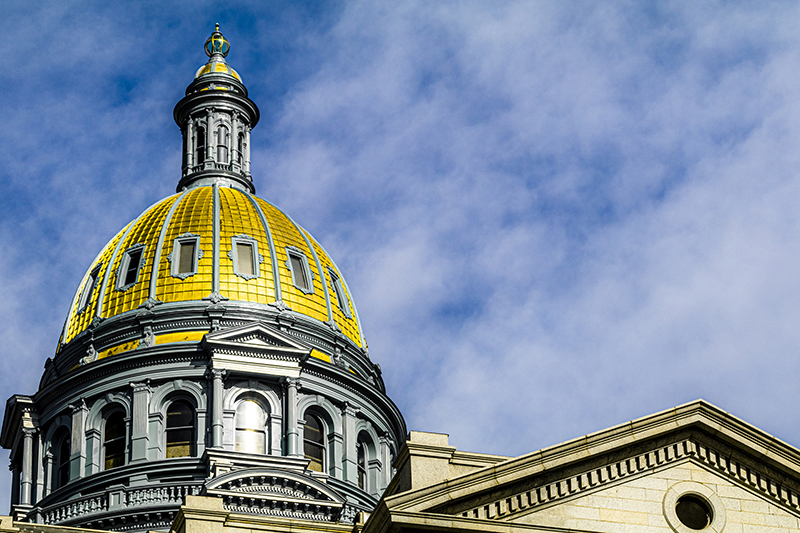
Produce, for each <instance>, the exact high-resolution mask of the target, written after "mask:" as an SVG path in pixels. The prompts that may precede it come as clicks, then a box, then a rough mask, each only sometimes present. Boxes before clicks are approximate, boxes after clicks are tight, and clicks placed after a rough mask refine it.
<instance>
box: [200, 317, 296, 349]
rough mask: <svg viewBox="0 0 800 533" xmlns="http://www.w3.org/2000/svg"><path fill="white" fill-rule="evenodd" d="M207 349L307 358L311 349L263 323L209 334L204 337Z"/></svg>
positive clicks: (253, 323) (254, 323)
mask: <svg viewBox="0 0 800 533" xmlns="http://www.w3.org/2000/svg"><path fill="white" fill-rule="evenodd" d="M205 346H206V347H207V348H209V349H211V350H212V351H213V350H216V351H220V350H229V351H230V350H233V351H240V352H244V353H250V352H263V353H274V354H278V355H295V356H297V357H304V356H308V354H309V353H310V352H311V348H310V347H308V346H306V345H305V344H303V343H301V342H299V341H297V340H296V339H294V338H292V337H289V336H288V335H286V334H285V333H283V332H281V331H279V330H278V329H276V328H274V327H272V326H269V325H267V324H265V323H263V322H252V323H250V324H245V325H244V326H237V327H234V328H229V329H225V330H220V331H215V332H213V333H209V334H208V335H206V337H205Z"/></svg>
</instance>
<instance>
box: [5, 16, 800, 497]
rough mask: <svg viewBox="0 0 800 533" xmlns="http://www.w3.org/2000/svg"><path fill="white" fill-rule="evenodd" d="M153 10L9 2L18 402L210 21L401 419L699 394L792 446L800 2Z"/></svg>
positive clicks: (159, 147) (166, 164)
mask: <svg viewBox="0 0 800 533" xmlns="http://www.w3.org/2000/svg"><path fill="white" fill-rule="evenodd" d="M162 4H163V3H159V9H157V10H147V11H145V10H143V9H139V8H136V7H134V6H135V4H127V5H122V6H117V5H116V4H115V5H113V6H112V5H109V6H105V7H103V8H98V7H96V6H94V7H92V6H91V5H89V4H86V5H84V4H79V3H72V5H69V6H68V7H63V6H62V7H59V6H52V7H47V8H45V7H41V6H38V7H20V6H16V7H14V8H13V9H12V10H11V13H10V19H9V21H8V22H7V24H6V27H7V29H8V31H9V32H11V36H12V37H13V38H12V39H11V42H14V43H17V45H16V49H15V51H14V61H13V65H14V68H13V69H7V70H6V71H5V72H4V73H3V76H4V78H5V79H4V81H5V83H4V86H5V87H8V89H4V93H5V97H6V111H5V113H4V116H5V118H6V123H5V124H6V127H5V128H3V129H2V130H0V131H2V133H0V140H2V142H0V156H2V160H3V162H4V169H3V170H0V180H1V182H2V185H3V190H4V194H3V195H2V198H0V207H2V209H0V246H1V247H2V249H3V250H6V252H5V253H4V254H2V255H0V284H2V285H1V286H2V287H3V298H4V305H3V306H0V339H3V346H2V348H1V349H0V355H2V363H0V364H2V365H3V369H4V370H5V371H6V372H4V373H3V376H2V377H0V387H2V390H3V391H5V393H6V396H10V395H11V394H13V393H25V392H33V391H34V390H35V388H36V383H37V381H38V376H39V373H38V371H37V370H36V368H40V367H39V365H41V364H42V363H43V362H44V360H45V359H46V358H47V357H48V356H50V355H52V351H53V347H54V345H55V342H56V340H57V336H58V333H59V331H60V327H61V324H62V322H63V318H64V317H63V315H64V313H65V312H66V309H67V305H68V302H69V300H70V298H72V295H73V293H74V290H75V287H76V286H77V283H78V280H79V279H80V276H81V275H82V274H83V272H84V270H85V269H86V268H87V267H88V266H89V263H90V261H91V259H92V258H93V257H94V255H95V254H96V253H97V251H98V250H99V249H100V248H101V247H102V245H103V244H104V243H105V242H106V240H108V239H109V238H110V237H111V236H112V235H113V234H114V233H115V232H116V231H117V230H118V229H119V228H121V227H122V226H123V225H124V224H126V223H127V222H128V221H129V220H131V219H132V218H134V217H135V216H136V215H137V214H138V213H139V212H141V211H142V210H143V209H144V208H146V207H147V205H149V204H150V203H152V202H153V201H155V200H157V199H158V198H161V197H163V196H165V195H167V194H168V193H170V192H171V191H172V190H173V188H174V185H175V183H176V182H177V180H178V177H179V176H178V173H179V169H178V167H179V145H180V140H179V134H178V132H177V129H176V128H175V126H174V125H173V124H172V123H171V120H172V118H171V110H172V106H173V105H174V103H175V102H176V101H177V99H178V98H180V96H181V95H182V92H181V91H182V89H183V87H184V86H185V85H186V84H187V83H188V82H189V80H190V78H191V75H192V74H193V72H194V69H195V68H197V67H198V66H199V65H200V64H201V63H202V62H203V60H204V57H203V56H202V52H201V51H200V46H201V45H202V41H203V40H204V39H205V37H206V35H207V33H208V31H209V29H210V25H211V24H212V23H213V22H216V21H219V22H221V23H222V25H223V30H224V31H226V35H228V37H229V38H230V39H231V42H232V44H233V50H232V52H231V55H230V56H229V60H230V62H231V64H232V65H233V66H234V67H235V68H237V70H239V71H240V72H241V73H242V75H243V77H244V80H245V82H246V83H247V85H248V88H249V90H250V94H251V96H252V97H253V98H254V99H255V100H256V102H257V103H258V104H259V106H261V108H262V111H263V118H262V123H261V124H260V125H259V126H258V127H257V128H256V130H255V131H254V137H253V141H254V147H253V163H254V175H255V180H256V185H257V187H258V189H259V195H261V196H263V197H265V198H267V199H269V200H270V201H272V202H274V203H276V204H278V205H280V206H281V207H282V208H284V209H285V210H286V211H287V212H289V213H290V214H291V215H292V216H293V217H294V218H295V219H296V220H297V221H298V222H300V223H301V224H303V225H304V226H305V227H306V228H308V229H309V230H310V231H311V232H312V233H313V234H314V235H315V236H316V237H317V238H318V239H319V240H320V241H321V242H323V243H324V244H325V246H326V248H327V249H328V250H329V251H330V252H331V253H332V254H333V256H334V257H335V258H336V260H337V262H338V263H339V266H340V267H342V269H343V271H344V273H345V275H346V277H347V281H348V283H349V285H350V287H351V289H352V290H353V293H354V297H355V300H356V302H357V304H358V305H359V313H360V315H361V318H362V320H363V323H364V327H365V334H366V336H367V338H368V341H369V343H370V354H371V356H372V358H373V360H375V361H376V362H379V363H380V364H381V365H382V367H383V370H384V377H385V379H386V380H387V387H388V391H389V394H390V396H391V397H392V398H393V399H394V400H395V401H396V403H398V405H399V406H400V408H401V410H402V411H403V413H404V415H405V416H406V419H407V422H408V424H409V427H411V428H415V429H423V430H433V431H443V432H449V433H451V442H452V443H453V444H455V445H456V446H458V447H460V448H468V449H475V450H480V451H487V452H495V453H507V454H519V453H524V452H526V451H530V450H533V449H536V448H539V447H541V446H544V445H547V444H552V443H555V442H558V441H561V440H563V439H566V438H570V437H575V436H577V435H579V434H582V433H587V432H589V431H594V430H597V429H601V428H603V427H606V426H608V425H611V424H614V423H619V422H622V421H624V420H627V419H630V418H634V417H637V416H641V415H645V414H647V413H650V412H653V411H656V410H660V409H664V408H667V407H670V406H672V405H676V404H678V403H681V402H684V401H688V400H692V399H694V398H697V397H705V398H706V399H708V400H710V401H713V402H715V403H717V404H719V405H720V406H721V407H723V408H725V409H728V410H730V411H732V412H733V413H735V414H737V415H739V416H742V417H743V418H745V419H747V420H749V421H751V422H753V423H754V424H756V425H759V426H761V427H763V428H764V429H766V430H768V431H770V432H772V433H775V434H776V435H778V436H779V437H781V438H783V439H785V440H788V441H789V442H793V443H798V442H800V433H799V432H798V430H797V429H796V424H794V421H793V419H792V418H791V417H789V416H786V415H785V414H784V412H785V407H784V406H788V405H793V404H794V403H796V402H797V400H798V398H797V396H798V393H797V392H796V388H795V387H794V386H793V384H792V382H791V380H790V379H787V376H791V375H794V374H795V373H796V371H797V370H798V366H800V363H798V361H800V358H798V357H797V353H798V344H800V332H798V331H797V329H798V328H797V326H796V324H798V323H800V320H799V319H800V305H798V303H797V302H800V281H798V280H800V276H798V269H797V266H796V265H798V263H800V252H798V250H800V246H798V244H800V217H799V216H798V214H797V213H798V209H797V208H796V206H797V205H800V186H798V179H797V170H796V169H797V168H798V161H797V159H798V155H797V154H798V150H797V149H796V146H797V145H798V142H799V141H800V135H799V134H798V133H799V131H798V128H797V126H796V124H798V123H800V121H798V118H800V117H799V116H798V115H800V109H799V108H798V104H797V102H798V101H800V98H798V97H800V94H798V87H800V76H798V75H797V74H796V73H797V72H798V71H800V69H798V63H799V62H800V61H799V60H800V55H799V52H800V39H798V37H797V35H800V32H798V31H797V28H796V26H797V24H796V23H795V22H794V21H796V20H798V16H797V15H798V13H797V12H796V10H795V9H794V7H793V6H789V5H786V4H770V5H767V6H765V5H759V6H757V8H756V7H753V8H750V7H749V6H747V5H736V4H733V5H732V4H730V3H726V4H724V5H723V4H721V3H704V4H702V5H701V4H698V5H694V4H683V3H659V4H652V5H650V4H648V5H645V4H635V3H634V4H631V3H627V2H618V3H609V2H606V3H604V4H595V3H590V2H586V3H569V4H559V3H555V4H554V3H545V2H493V3H480V2H474V3H464V2H459V3H448V2H439V3H428V2H419V3H414V2H406V3H401V4H399V5H393V4H386V3H375V2H345V3H341V4H335V5H328V6H319V5H315V4H309V5H296V4H294V3H276V4H274V5H273V4H270V5H269V6H267V7H264V6H262V5H261V3H253V4H242V5H241V6H239V7H238V9H237V8H229V9H226V10H225V11H217V12H214V9H215V8H214V7H212V6H215V5H216V4H211V3H207V4H200V5H198V6H196V7H193V8H191V9H188V10H184V6H182V5H179V4H174V5H173V4H168V3H167V4H163V5H162ZM77 13H80V15H78V14H77ZM76 30H79V31H76ZM12 102H13V104H11V103H12ZM15 368H22V369H23V370H22V372H16V371H15V370H14V369H15ZM8 483H9V482H8V481H6V482H3V481H0V499H2V500H3V501H7V492H3V491H7V486H8Z"/></svg>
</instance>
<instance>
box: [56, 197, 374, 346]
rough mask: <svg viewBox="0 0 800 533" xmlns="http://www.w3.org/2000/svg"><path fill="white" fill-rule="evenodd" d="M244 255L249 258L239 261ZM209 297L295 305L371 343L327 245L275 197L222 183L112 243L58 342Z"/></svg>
mask: <svg viewBox="0 0 800 533" xmlns="http://www.w3.org/2000/svg"><path fill="white" fill-rule="evenodd" d="M187 245H191V246H192V248H191V251H190V252H189V253H190V254H191V255H190V257H189V259H188V260H187V258H186V257H180V249H181V246H187ZM242 245H243V246H244V247H241V246H242ZM243 250H244V252H243ZM245 252H247V253H252V255H251V257H252V262H250V261H249V260H248V261H246V262H247V264H246V265H242V263H241V262H240V261H239V257H238V255H237V254H241V253H245ZM137 259H138V268H137V266H136V260H137ZM179 262H181V268H179V267H178V266H177V265H178V263H179ZM192 262H193V263H194V264H192ZM237 265H239V267H238V268H237ZM240 270H243V271H240ZM202 300H211V301H212V302H217V301H220V300H222V301H231V302H247V303H249V304H255V305H258V306H273V307H277V308H278V309H281V310H284V309H288V310H290V311H293V312H295V313H299V314H302V315H305V316H306V317H309V318H312V319H314V320H316V321H318V322H320V323H323V324H324V325H326V326H327V327H329V328H331V329H334V330H338V331H341V332H342V334H343V335H345V336H346V337H347V338H348V339H349V340H350V341H352V342H353V343H354V344H355V345H356V346H358V347H360V348H363V347H364V346H365V343H364V339H363V335H362V331H361V325H360V323H359V320H358V315H357V313H356V308H355V304H354V303H353V300H352V298H351V296H350V291H349V289H348V288H347V284H346V283H345V281H344V278H343V277H342V275H341V272H340V271H339V269H338V267H337V266H336V264H335V263H334V262H333V260H332V259H331V258H330V256H329V255H328V254H327V252H326V251H325V250H324V249H323V248H322V246H321V245H320V244H319V243H318V242H317V241H316V240H315V239H314V238H313V237H312V236H311V234H310V233H308V232H307V231H306V230H304V229H303V228H302V227H300V226H299V225H297V224H296V223H295V222H294V221H293V220H292V219H291V218H290V217H289V216H287V215H286V214H284V213H283V212H282V211H281V210H280V209H278V208H277V207H275V206H274V205H272V204H270V203H269V202H266V201H264V200H262V199H260V198H258V197H256V196H255V195H253V194H250V193H248V192H246V191H243V190H241V189H238V188H233V187H226V186H220V185H202V186H194V187H191V188H189V189H187V190H185V191H183V192H181V193H179V194H175V195H173V196H170V197H168V198H165V199H163V200H161V201H159V202H157V203H156V204H154V205H153V206H151V207H150V208H148V209H147V210H146V211H145V212H144V213H142V214H141V215H140V216H139V217H138V218H137V219H136V220H134V221H133V222H131V223H130V224H128V225H127V226H126V227H125V228H124V229H123V230H122V231H120V232H119V233H118V234H117V235H116V236H115V237H114V238H113V239H111V241H110V242H109V243H108V244H107V245H106V246H105V248H104V249H103V250H102V252H100V254H99V255H98V256H97V258H96V259H95V260H94V262H93V263H92V265H91V267H90V268H89V269H88V270H87V272H86V274H85V275H84V277H83V279H82V281H81V283H80V285H79V287H78V291H77V292H76V294H75V297H74V298H73V301H72V305H71V306H70V310H69V314H68V316H67V321H66V323H65V325H64V331H63V333H62V340H61V343H60V346H63V345H65V344H67V343H69V342H70V341H71V340H72V339H74V338H75V337H76V336H78V335H79V334H80V333H81V332H83V331H85V330H86V329H88V328H89V327H90V326H91V325H92V323H93V322H96V321H97V320H104V319H110V318H113V317H116V316H119V315H123V314H126V313H136V312H139V311H141V308H153V307H155V306H159V307H161V306H169V305H170V304H174V303H179V302H189V301H202Z"/></svg>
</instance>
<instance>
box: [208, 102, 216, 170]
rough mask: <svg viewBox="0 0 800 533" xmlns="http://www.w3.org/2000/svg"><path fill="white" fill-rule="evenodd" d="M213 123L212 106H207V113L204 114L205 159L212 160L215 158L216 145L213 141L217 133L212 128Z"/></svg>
mask: <svg viewBox="0 0 800 533" xmlns="http://www.w3.org/2000/svg"><path fill="white" fill-rule="evenodd" d="M213 124H214V108H213V107H210V108H208V114H207V115H206V161H210V162H212V166H213V162H214V161H216V160H217V154H216V151H217V147H216V146H214V141H215V139H216V137H217V133H216V132H215V131H214V129H213Z"/></svg>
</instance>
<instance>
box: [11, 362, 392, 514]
mask: <svg viewBox="0 0 800 533" xmlns="http://www.w3.org/2000/svg"><path fill="white" fill-rule="evenodd" d="M176 355H177V354H176ZM119 366H123V367H124V365H119ZM170 366H171V365H168V366H162V367H156V368H154V369H151V370H150V371H149V372H148V374H150V375H151V377H150V378H147V379H143V380H130V379H129V378H135V377H141V374H139V375H138V376H137V375H134V374H132V373H130V372H125V371H124V370H123V371H120V372H118V373H117V374H116V375H115V376H114V378H113V379H110V380H108V382H107V383H106V384H105V386H99V387H95V388H94V389H93V390H92V393H91V394H88V395H81V396H79V397H75V396H73V397H62V398H61V399H60V401H58V402H57V403H58V405H59V406H60V407H59V408H50V407H49V406H45V405H42V406H39V407H37V406H36V403H38V402H36V401H35V400H34V399H33V398H29V397H18V398H17V401H18V402H19V403H20V406H23V405H24V410H22V411H21V412H20V416H19V417H17V424H18V431H17V434H18V437H17V445H16V446H14V447H13V448H12V453H11V461H12V470H14V471H15V472H16V475H15V476H14V477H15V479H14V484H15V489H14V490H13V491H12V492H13V495H12V509H14V510H15V512H16V514H17V516H18V517H19V518H22V517H26V518H27V519H28V520H31V521H35V522H40V523H63V521H62V522H58V520H59V519H58V518H54V517H58V516H60V515H59V513H60V512H61V511H59V509H62V508H64V506H65V505H66V506H69V505H70V504H69V502H73V503H74V502H75V501H76V498H77V499H78V503H80V502H85V501H95V500H96V501H103V502H105V503H104V504H103V505H101V506H100V509H102V512H106V513H107V512H109V509H110V506H112V505H113V504H112V501H111V500H112V493H113V490H110V488H109V487H113V486H117V488H118V489H119V490H122V491H123V492H122V493H120V494H123V495H122V496H119V497H120V498H122V500H120V501H126V500H125V499H126V498H129V496H125V494H128V493H131V494H132V493H133V492H132V491H135V490H136V488H137V487H139V486H144V485H146V486H149V487H151V488H152V487H154V484H153V480H154V479H162V481H161V482H160V483H157V484H155V487H156V488H158V487H159V486H163V488H164V489H166V490H168V491H175V490H178V491H180V492H181V493H186V494H201V493H202V491H203V486H204V484H206V483H207V482H208V481H210V480H212V479H214V478H216V477H218V476H220V475H224V474H228V473H230V472H233V471H236V470H244V469H248V468H255V467H267V466H270V467H276V466H277V467H280V468H286V469H289V470H295V471H299V472H302V473H303V474H304V475H306V476H309V477H311V478H314V479H319V480H322V481H323V482H325V483H327V484H330V485H332V486H333V487H334V488H335V489H337V490H340V491H341V490H342V488H345V490H351V491H352V490H355V489H357V492H361V493H365V494H368V495H370V497H371V498H370V499H369V500H374V501H377V498H378V497H379V496H380V494H381V493H382V492H383V490H384V489H385V488H386V486H387V485H388V483H389V481H390V480H391V477H392V469H391V462H392V460H393V457H394V456H395V455H396V449H395V443H396V441H397V438H396V436H394V435H393V433H392V429H391V428H390V427H389V426H388V425H387V423H386V421H385V420H380V419H379V418H378V419H375V418H373V417H372V416H371V415H374V413H370V411H371V409H370V406H366V405H365V406H364V407H366V409H362V408H361V406H359V405H358V404H357V403H356V401H355V399H354V398H352V394H350V395H349V396H351V399H350V400H349V401H348V400H344V401H342V399H341V396H340V395H338V394H333V395H332V394H331V393H330V390H325V389H330V384H329V383H327V384H326V383H324V382H323V381H322V380H321V379H319V378H318V377H316V376H314V375H308V376H303V375H301V374H300V369H299V368H296V369H294V373H296V374H297V377H287V376H275V375H269V376H268V375H258V374H253V373H247V372H241V371H237V370H230V369H219V368H213V367H214V360H213V357H212V358H211V359H210V360H209V361H208V363H207V365H206V366H205V367H197V368H195V369H193V371H190V372H187V369H186V367H185V366H184V367H183V368H181V369H178V368H175V367H174V366H172V368H170ZM170 374H171V375H173V376H175V375H177V374H180V377H179V378H175V377H173V378H170V377H169V375H170ZM341 392H343V391H340V393H341ZM331 396H333V397H331ZM336 396H340V397H339V398H336ZM175 402H184V403H187V404H189V405H190V406H191V408H192V424H191V433H192V437H191V439H190V441H191V442H189V444H188V445H186V447H185V449H184V451H185V453H177V454H172V455H171V452H170V449H171V445H172V443H171V442H170V436H169V433H170V417H171V406H172V405H174V404H175ZM244 403H247V404H248V406H250V407H252V406H257V407H258V409H260V410H261V411H260V413H261V414H260V415H259V416H260V417H261V418H259V420H261V421H262V425H261V427H256V428H254V430H255V432H256V433H258V434H259V435H263V439H264V444H263V453H253V452H252V450H250V451H248V450H243V449H242V441H243V439H240V438H239V437H240V436H241V434H242V433H246V432H247V431H251V432H252V431H253V430H250V429H249V428H244V427H240V426H242V424H240V420H238V415H239V414H240V413H241V411H242V409H241V407H242V405H243V404H244ZM115 413H120V414H121V415H122V417H123V419H124V428H125V429H124V460H123V463H122V464H120V465H116V464H113V463H111V462H109V454H110V451H109V442H110V440H111V439H110V436H109V433H108V423H109V420H110V418H111V417H112V415H114V414H115ZM7 415H8V411H7ZM310 417H314V418H315V419H316V420H317V421H318V423H320V424H321V425H322V428H323V429H322V435H323V444H322V446H323V449H324V461H323V463H322V464H323V466H322V471H321V472H317V471H314V470H313V467H310V465H309V463H310V460H309V457H308V456H307V454H306V453H305V452H306V451H307V450H305V449H304V444H305V443H306V441H307V439H308V435H306V434H305V432H306V429H307V421H308V419H309V418H310ZM7 420H8V418H7ZM64 439H67V440H68V442H69V445H68V447H67V449H68V450H69V457H68V458H64V457H62V454H63V452H62V451H61V449H60V447H61V444H62V443H64V442H66V441H65V440H64ZM250 440H251V441H252V439H250ZM65 461H66V464H67V465H68V466H67V468H68V470H67V472H68V474H67V476H66V480H64V479H63V478H62V477H61V476H60V475H59V468H60V467H61V466H62V465H64V464H65ZM282 462H283V463H285V464H282ZM145 472H146V473H145ZM167 473H168V474H167ZM93 479H94V480H95V481H93ZM64 481H66V482H64ZM347 486H350V487H351V489H346V487H347ZM120 487H123V488H122V489H120ZM87 498H88V499H87ZM374 501H369V502H367V501H365V508H368V507H369V504H372V503H374ZM65 502H67V503H65ZM165 503H166V502H165ZM81 505H83V504H81ZM87 505H88V504H87ZM87 509H88V508H87ZM81 512H84V513H88V514H87V515H86V516H90V515H92V511H91V510H85V511H81ZM69 518H70V519H72V520H73V521H74V520H75V519H77V518H78V516H77V515H70V517H69ZM84 518H86V517H84Z"/></svg>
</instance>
